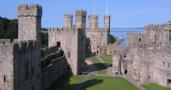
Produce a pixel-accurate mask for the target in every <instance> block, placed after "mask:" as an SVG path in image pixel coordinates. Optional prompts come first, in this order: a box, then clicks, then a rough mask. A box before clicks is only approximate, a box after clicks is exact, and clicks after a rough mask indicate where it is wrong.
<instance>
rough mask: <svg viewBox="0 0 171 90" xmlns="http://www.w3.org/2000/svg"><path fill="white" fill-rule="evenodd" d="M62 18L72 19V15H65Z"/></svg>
mask: <svg viewBox="0 0 171 90" xmlns="http://www.w3.org/2000/svg"><path fill="white" fill-rule="evenodd" d="M64 17H65V18H72V17H73V15H72V14H65V15H64Z"/></svg>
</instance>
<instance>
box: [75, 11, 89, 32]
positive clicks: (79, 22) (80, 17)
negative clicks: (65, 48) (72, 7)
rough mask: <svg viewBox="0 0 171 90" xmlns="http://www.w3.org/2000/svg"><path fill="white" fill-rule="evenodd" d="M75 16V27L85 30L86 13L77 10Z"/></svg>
mask: <svg viewBox="0 0 171 90" xmlns="http://www.w3.org/2000/svg"><path fill="white" fill-rule="evenodd" d="M75 16H76V20H75V21H76V27H77V28H84V29H86V16H87V12H86V11H85V10H77V11H76V12H75Z"/></svg>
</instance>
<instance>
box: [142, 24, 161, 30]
mask: <svg viewBox="0 0 171 90" xmlns="http://www.w3.org/2000/svg"><path fill="white" fill-rule="evenodd" d="M160 27H161V25H159V24H150V25H148V26H145V27H144V30H156V29H157V28H160Z"/></svg>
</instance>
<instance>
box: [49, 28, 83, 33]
mask: <svg viewBox="0 0 171 90" xmlns="http://www.w3.org/2000/svg"><path fill="white" fill-rule="evenodd" d="M80 30H81V29H79V28H75V27H72V28H48V32H77V31H80Z"/></svg>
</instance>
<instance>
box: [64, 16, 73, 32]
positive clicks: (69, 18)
mask: <svg viewBox="0 0 171 90" xmlns="http://www.w3.org/2000/svg"><path fill="white" fill-rule="evenodd" d="M72 22H73V15H65V16H64V28H66V29H69V28H72Z"/></svg>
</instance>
